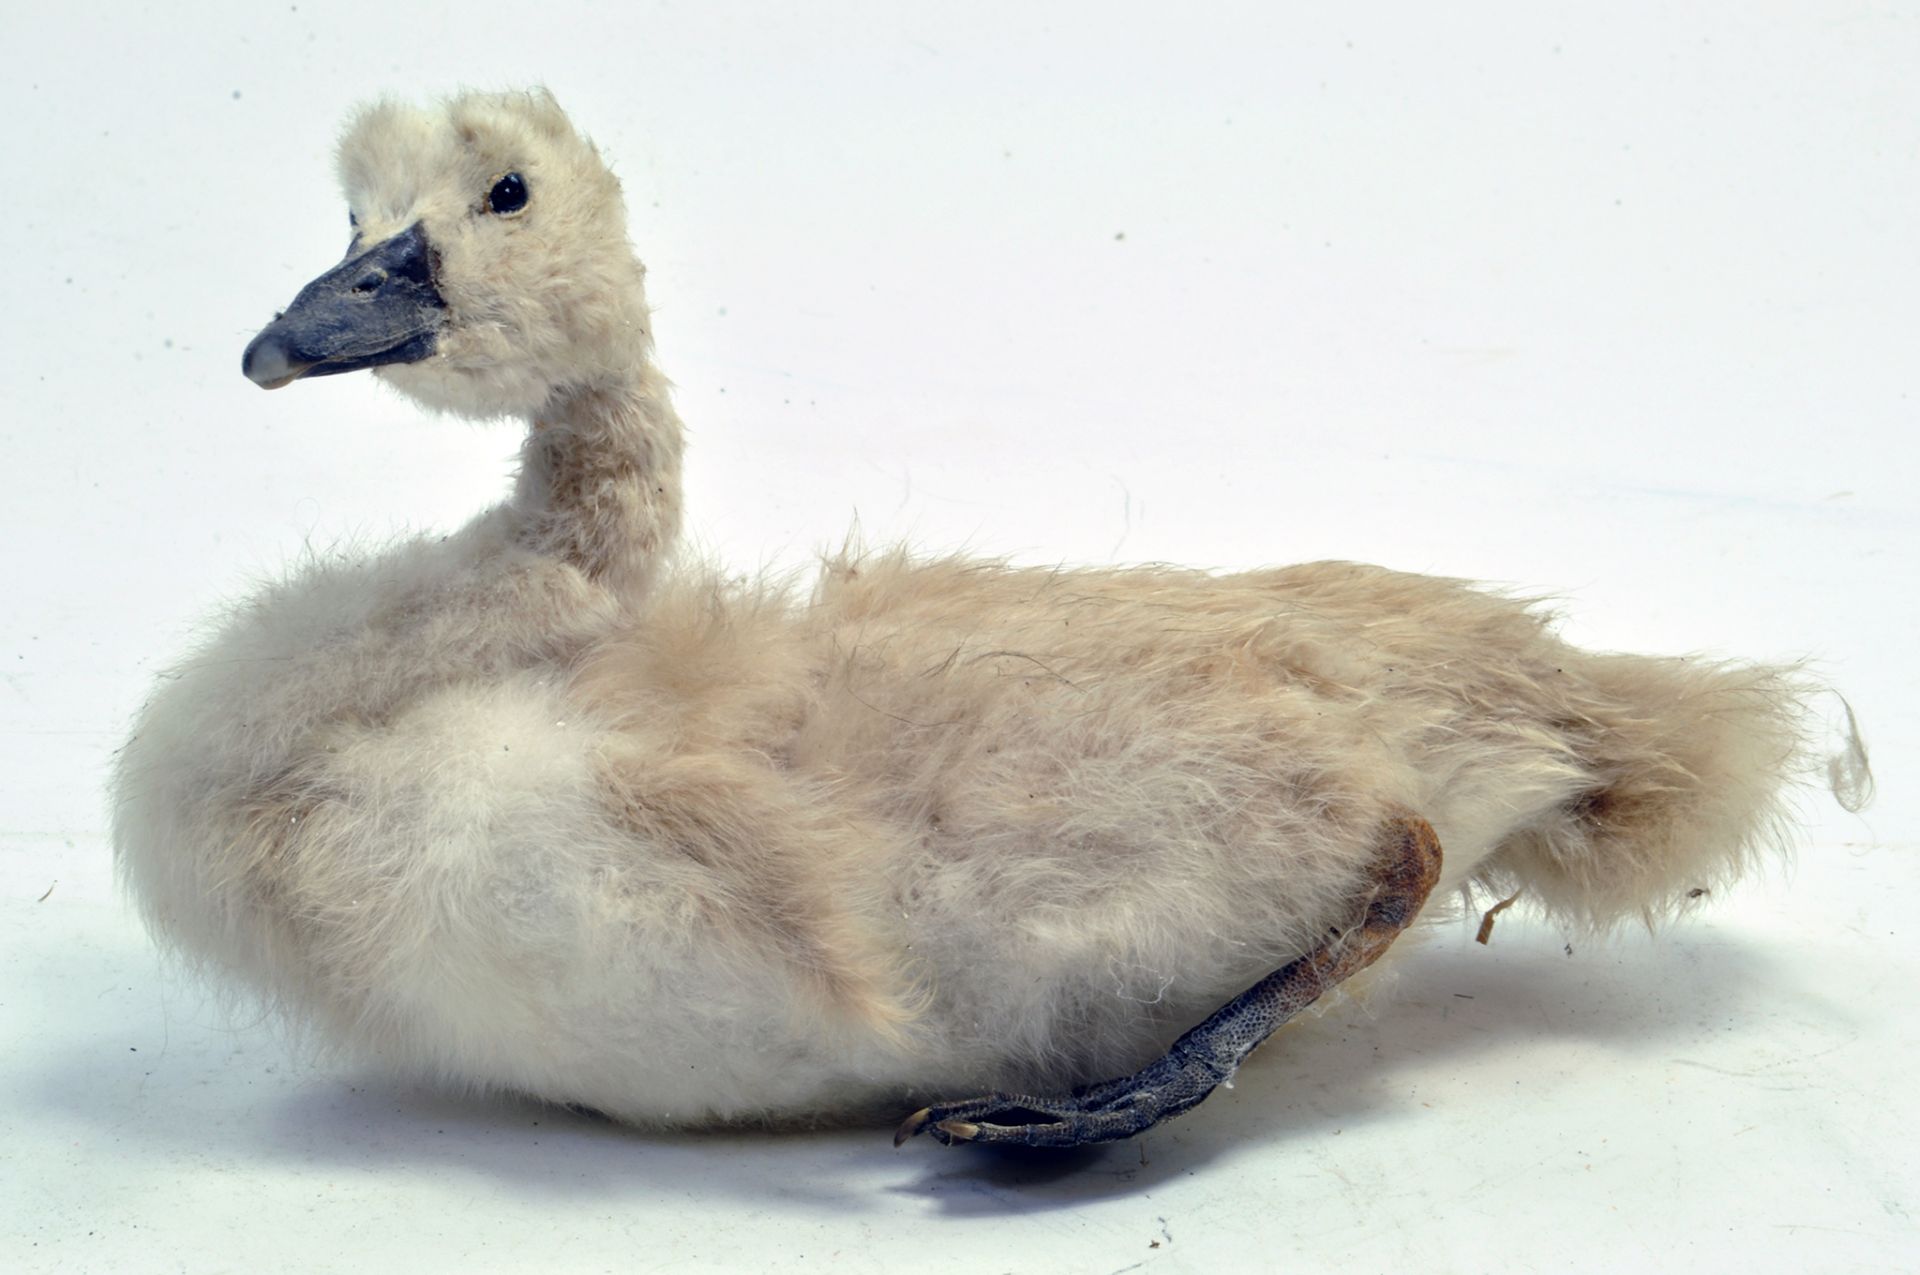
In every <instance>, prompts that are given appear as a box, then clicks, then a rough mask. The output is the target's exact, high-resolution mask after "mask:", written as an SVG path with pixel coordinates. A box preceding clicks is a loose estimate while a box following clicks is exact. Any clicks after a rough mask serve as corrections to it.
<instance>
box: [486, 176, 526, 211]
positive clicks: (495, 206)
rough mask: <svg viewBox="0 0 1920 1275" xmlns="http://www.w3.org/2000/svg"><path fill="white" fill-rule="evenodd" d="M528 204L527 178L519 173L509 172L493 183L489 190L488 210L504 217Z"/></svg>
mask: <svg viewBox="0 0 1920 1275" xmlns="http://www.w3.org/2000/svg"><path fill="white" fill-rule="evenodd" d="M526 206H527V179H526V178H524V177H522V176H521V175H520V174H519V173H508V174H507V175H506V176H505V177H502V178H501V179H500V180H499V181H497V182H495V183H494V184H493V189H492V190H490V191H488V192H487V211H488V212H490V213H498V214H499V215H500V216H502V217H504V216H507V215H509V214H511V213H517V212H519V211H520V210H521V209H522V208H525V207H526Z"/></svg>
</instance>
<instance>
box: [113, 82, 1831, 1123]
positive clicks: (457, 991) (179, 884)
mask: <svg viewBox="0 0 1920 1275" xmlns="http://www.w3.org/2000/svg"><path fill="white" fill-rule="evenodd" d="M342 172H343V175H344V177H345V181H346V185H347V188H348V195H349V200H350V202H351V204H352V205H353V208H354V212H355V217H356V224H357V228H358V231H359V233H358V236H357V237H356V240H355V247H354V249H353V250H351V251H350V252H349V255H348V259H347V260H346V261H345V262H343V263H342V265H341V266H340V267H337V268H336V270H335V271H333V272H330V274H329V275H328V276H323V278H322V279H321V280H317V281H316V283H315V284H314V285H312V286H311V287H310V289H309V290H308V292H303V293H302V296H301V298H300V299H299V300H297V301H296V304H295V306H294V307H293V308H292V309H290V310H289V311H288V313H287V315H286V316H284V317H283V318H282V319H279V320H276V323H275V325H273V326H270V327H269V328H268V329H267V330H266V331H264V332H263V333H262V334H261V337H260V338H257V339H256V342H255V344H254V346H252V347H250V349H249V353H248V372H249V374H250V375H253V376H254V377H255V379H256V380H259V381H261V382H262V383H263V384H270V385H271V384H279V383H284V381H285V380H290V379H294V378H296V377H298V376H300V375H302V374H306V375H314V374H323V373H326V372H331V371H345V370H350V369H351V368H352V367H363V366H370V367H374V368H376V369H377V374H379V375H381V376H383V377H384V378H386V379H388V380H390V381H391V382H392V383H393V384H394V385H396V386H397V387H398V388H401V389H402V390H403V391H406V392H408V393H410V394H412V395H414V396H415V397H417V398H420V399H421V400H422V401H424V402H427V403H429V404H430V405H433V406H438V407H446V408H452V409H454V410H460V411H466V412H469V413H473V414H479V415H497V414H519V415H523V416H524V417H525V418H526V420H527V421H528V434H527V441H526V445H525V450H524V453H523V464H522V469H521V474H520V478H519V481H518V485H517V487H516V489H515V491H514V493H513V494H512V496H511V498H510V499H508V500H507V501H506V502H504V503H503V504H501V505H499V506H498V507H496V508H493V509H491V510H488V511H486V512H484V513H482V514H481V515H479V516H478V517H477V518H476V519H475V520H474V521H473V522H471V523H470V524H469V525H467V526H466V527H465V528H463V529H461V530H460V531H458V532H456V533H454V534H452V535H449V536H446V537H444V538H435V537H426V538H419V539H414V540H409V541H405V542H402V543H400V544H397V545H394V546H390V547H388V548H387V549H385V550H383V551H381V552H379V553H375V554H371V555H367V556H360V557H355V556H349V555H341V556H337V557H326V558H321V559H317V560H315V561H313V562H310V563H309V564H308V565H306V566H305V567H304V568H303V569H301V570H299V571H298V572H296V573H294V574H293V575H292V576H290V577H289V578H288V579H286V580H285V581H283V582H281V583H279V584H276V585H274V586H272V587H270V588H268V589H267V590H265V591H264V592H263V593H261V594H260V595H259V596H257V597H256V598H254V599H252V600H251V601H249V602H247V603H245V604H243V605H242V606H240V607H239V608H237V609H236V610H235V611H233V612H232V613H231V614H230V615H229V616H228V617H227V619H226V620H225V622H224V624H223V625H222V626H221V628H220V629H219V631H218V632H217V633H216V634H215V635H214V636H212V637H211V638H210V639H209V640H208V641H207V642H206V644H205V645H204V646H203V647H202V648H201V649H200V650H199V651H198V652H196V653H195V654H194V655H192V656H191V657H190V658H188V659H187V660H186V661H184V662H183V663H182V664H181V665H180V666H179V667H178V668H177V669H176V670H175V671H174V672H173V673H171V674H170V675H169V676H168V677H167V678H166V679H165V680H163V683H162V685H161V687H160V689H159V690H158V692H157V693H156V694H155V696H154V698H153V699H152V701H151V702H150V703H149V704H148V706H147V707H146V709H145V710H144V711H143V713H142V715H141V717H140V720H139V723H138V725H137V728H136V731H135V734H134V737H133V739H132V740H131V741H130V743H129V744H128V746H127V748H126V749H125V750H123V752H122V754H121V757H120V761H119V769H118V773H117V775H116V780H115V840H116V847H117V853H118V857H119V863H120V867H121V870H122V873H123V875H124V878H125V879H126V881H127V883H128V884H129V886H130V888H131V889H132V892H133V893H134V895H135V897H136V898H137V899H138V900H139V902H140V904H141V906H142V908H143V909H144V911H145V913H146V916H147V917H148V919H149V921H150V923H151V924H152V926H153V928H154V930H155V931H156V933H157V934H158V935H160V936H161V938H162V939H163V940H164V941H166V942H167V943H168V944H169V945H170V946H171V947H173V948H174V949H175V950H177V951H179V952H181V953H182V954H184V955H186V956H187V957H189V958H191V959H193V960H195V961H198V962H200V963H202V964H204V965H206V966H208V967H210V968H212V969H215V970H217V971H219V972H221V973H222V974H223V975H225V976H227V977H228V978H231V979H234V980H237V982H238V983H239V984H240V985H243V986H245V987H248V988H250V989H251V990H252V991H253V992H255V993H257V994H259V995H261V996H263V997H265V998H266V999H268V1000H269V1001H270V1002H272V1003H274V1004H276V1005H278V1006H280V1007H282V1008H284V1009H285V1010H286V1011H287V1012H288V1014H289V1016H290V1017H291V1018H293V1019H294V1020H295V1021H300V1022H308V1023H312V1024H315V1025H317V1027H318V1028H319V1029H320V1031H321V1033H322V1035H323V1036H324V1037H325V1038H327V1039H329V1040H332V1041H335V1042H338V1043H341V1044H344V1045H347V1046H349V1047H352V1048H356V1049H360V1050H363V1051H365V1052H367V1053H369V1054H371V1055H374V1056H377V1057H379V1058H381V1059H383V1060H385V1061H386V1062H388V1063H389V1064H392V1065H395V1066H398V1067H400V1068H403V1069H407V1070H411V1071H415V1072H420V1073H425V1074H429V1075H432V1076H436V1077H439V1078H442V1079H445V1080H448V1081H451V1082H453V1083H456V1084H463V1085H472V1086H478V1087H487V1088H499V1089H505V1090H513V1091H518V1092H524V1093H529V1094H534V1095H538V1096H541V1097H545V1098H548V1099H552V1100H556V1101H565V1102H573V1103H580V1104H584V1105H587V1106H591V1107H595V1108H598V1109H600V1110H603V1111H605V1112H607V1113H608V1114H610V1115H613V1116H616V1117H618V1118H621V1119H624V1120H629V1121H633V1122H636V1123H643V1124H701V1123H711V1122H715V1121H730V1120H742V1119H780V1120H793V1119H812V1118H823V1117H831V1116H843V1115H848V1114H851V1113H856V1112H861V1113H864V1112H872V1111H877V1110H881V1109H886V1108H889V1107H897V1106H898V1105H899V1104H900V1103H901V1102H902V1101H903V1100H904V1099H906V1098H908V1097H910V1096H914V1095H920V1096H923V1097H924V1096H928V1095H937V1094H938V1093H940V1092H942V1091H947V1090H963V1091H964V1090H976V1089H1023V1090H1045V1089H1059V1088H1063V1087H1066V1086H1070V1085H1075V1084H1081V1083H1084V1082H1087V1081H1090V1080H1095V1079H1098V1078H1100V1077H1103V1076H1107V1075H1111V1074H1114V1073H1116V1072H1119V1071H1125V1070H1128V1069H1131V1068H1134V1067H1138V1066H1140V1065H1141V1064H1142V1063H1143V1062H1145V1061H1146V1060H1148V1059H1150V1058H1152V1057H1153V1056H1155V1055H1156V1054H1158V1053H1159V1052H1160V1051H1161V1050H1163V1049H1165V1048H1166V1047H1167V1045H1168V1042H1169V1041H1171V1040H1172V1039H1173V1038H1174V1037H1175V1036H1177V1035H1178V1034H1179V1033H1180V1032H1181V1031H1182V1030H1183V1029H1185V1028H1187V1027H1189V1026H1191V1025H1192V1024H1193V1023H1194V1022H1195V1021H1196V1020H1198V1019H1200V1018H1202V1017H1203V1016H1205V1015H1206V1013H1207V1012H1208V1011H1209V1010H1211V1009H1213V1008H1214V1007H1215V1006H1218V1005H1220V1004H1221V1003H1222V1002H1223V1001H1224V1000H1226V999H1227V998H1228V997H1230V996H1232V995H1233V994H1234V993H1236V992H1238V991H1240V990H1241V989H1242V988H1245V987H1247V986H1248V985H1249V984H1251V983H1253V982H1255V980H1257V979H1259V978H1260V977H1261V976H1262V975H1264V974H1266V973H1267V972H1268V971H1271V970H1273V969H1275V968H1276V967H1277V966H1280V965H1283V964H1285V963H1286V962H1288V961H1289V960H1293V959H1295V958H1298V957H1300V956H1301V955H1302V954H1303V953H1308V952H1310V951H1313V950H1314V949H1315V947H1316V945H1317V944H1322V943H1323V942H1324V941H1325V936H1326V935H1327V934H1328V933H1329V932H1330V931H1338V930H1339V929H1340V928H1341V927H1342V926H1343V925H1344V924H1345V922H1346V918H1348V917H1349V916H1350V915H1351V913H1352V911H1353V909H1354V907H1355V901H1356V900H1364V899H1365V898H1367V897H1368V892H1369V889H1370V882H1371V881H1372V880H1373V873H1374V870H1375V857H1376V853H1377V849H1378V846H1379V844H1380V829H1381V827H1382V826H1383V825H1384V824H1386V823H1388V822H1390V821H1392V820H1393V819H1394V818H1396V817H1397V816H1398V815H1400V814H1403V813H1405V812H1412V813H1413V814H1415V815H1417V816H1419V817H1420V818H1421V819H1423V820H1424V821H1425V822H1426V823H1427V824H1430V825H1431V828H1432V830H1433V833H1434V834H1435V835H1436V836H1437V838H1438V842H1439V844H1440V845H1443V846H1444V847H1445V868H1444V875H1443V876H1442V877H1441V881H1440V886H1441V888H1443V889H1447V888H1453V887H1460V886H1466V885H1468V884H1476V885H1480V886H1485V887H1488V888H1492V889H1496V890H1499V891H1501V892H1503V893H1504V892H1509V891H1514V890H1518V891H1521V892H1523V893H1524V894H1525V895H1527V896H1528V897H1529V898H1531V899H1532V900H1534V901H1536V902H1538V903H1539V904H1541V905H1542V906H1544V907H1546V908H1548V909H1550V910H1553V911H1555V912H1556V913H1558V914H1560V915H1562V916H1564V917H1566V918H1568V919H1569V920H1571V921H1573V922H1576V923H1580V924H1589V925H1593V926H1597V927H1604V926H1607V925H1609V924H1611V923H1612V922H1614V921H1615V920H1617V919H1620V918H1623V917H1637V916H1646V917H1653V916H1657V915H1661V914H1664V913H1665V912H1667V911H1669V910H1670V909H1671V908H1673V907H1674V906H1676V905H1677V904H1678V903H1679V902H1680V901H1681V900H1683V899H1684V897H1685V896H1686V895H1687V894H1688V892H1689V891H1690V890H1694V889H1697V888H1700V887H1706V886H1712V885H1715V884H1717V883H1719V882H1721V881H1723V880H1726V879H1728V878H1730V877H1731V876H1732V875H1734V874H1735V873H1737V871H1738V870H1739V869H1740V868H1741V867H1742V866H1744V865H1745V864H1746V863H1747V862H1748V861H1749V859H1750V858H1751V856H1753V855H1754V854H1755V853H1756V852H1757V851H1758V849H1759V848H1760V847H1762V846H1764V845H1765V844H1767V843H1768V841H1769V838H1770V837H1771V836H1772V834H1773V833H1774V831H1775V828H1776V825H1777V824H1778V821H1779V819H1780V817H1781V806H1780V800H1781V792H1782V789H1783V785H1785V784H1786V783H1787V782H1788V781H1789V780H1790V779H1791V778H1792V777H1794V776H1795V775H1796V774H1797V773H1798V771H1799V770H1800V768H1801V767H1802V766H1803V764H1804V763H1803V749H1802V741H1801V738H1800V720H1801V713H1802V700H1803V697H1804V694H1805V691H1806V688H1805V686H1804V684H1803V683H1802V682H1800V681H1799V680H1798V679H1797V677H1796V675H1795V674H1794V673H1793V672H1791V671H1790V670H1781V669H1773V668H1767V667H1760V666H1747V665H1734V664H1718V663H1714V662H1710V661H1700V660H1685V659H1664V658H1646V657H1637V656H1625V655H1603V654H1593V653H1589V652H1584V651H1580V650H1577V649H1575V648H1573V647H1571V646H1569V645H1567V644H1566V643H1564V642H1562V641H1561V640H1560V639H1559V638H1558V637H1556V636H1555V635H1554V634H1553V633H1552V631H1551V627H1550V623H1549V618H1548V617H1546V616H1545V615H1543V613H1542V612H1541V611H1540V610H1539V609H1538V608H1537V607H1535V606H1532V605H1530V604H1528V603H1526V602H1524V601H1521V600H1516V599H1513V598H1510V597H1507V596H1504V595H1500V594H1496V593H1490V592H1486V591H1482V590H1478V589H1475V588H1472V587H1470V586H1468V585H1466V584H1463V583H1461V582H1458V581H1452V580H1444V579H1436V578H1432V577H1424V576H1415V575H1407V574H1402V573H1397V572H1392V571H1387V570H1384V569H1380V568H1374V567H1365V566H1358V565H1354V564H1348V563H1314V564H1307V565H1302V566H1294V567H1285V568H1278V569H1273V570H1267V571H1257V572H1247V573H1241V574H1234V575H1217V574H1209V573H1205V572H1198V571H1186V570H1177V569H1172V568H1162V567H1153V568H1130V569H1075V570H1064V569H1060V570H1048V569H1036V568H1017V567H1013V566H1009V565H1007V564H1004V563H999V562H990V561H973V560H964V559H947V558H917V557H915V556H913V555H911V554H908V553H905V552H900V551H890V552H867V551H862V550H858V549H849V550H848V551H846V552H844V553H842V554H840V555H838V556H836V557H833V558H831V559H830V560H828V561H827V562H826V563H825V564H824V566H823V569H822V571H821V573H820V575H819V578H818V580H817V582H813V583H812V584H810V585H807V584H800V583H795V582H791V581H780V580H757V581H756V580H740V579H736V578H731V577H728V576H726V575H724V574H722V573H721V572H719V571H718V570H716V569H714V568H711V567H708V566H706V565H704V564H701V563H698V562H695V561H691V560H688V559H686V558H683V557H678V556H676V555H675V554H674V552H673V550H672V546H673V543H674V537H675V532H676V530H677V526H678V521H679V459H680V428H679V422H678V420H677V419H676V418H675V417H674V414H673V411H672V408H671V406H670V403H669V401H668V397H667V392H666V385H665V382H664V381H663V380H662V379H661V377H660V374H659V373H658V372H657V371H656V370H655V369H654V367H653V365H652V363H651V359H650V344H649V340H648V318H647V312H646V309H645V302H644V296H643V293H642V289H641V271H640V268H639V266H638V263H637V262H636V261H635V260H634V259H633V256H632V252H631V249H630V248H629V247H628V246H627V243H626V239H625V220H624V212H623V211H622V209H621V205H620V201H619V196H618V190H617V186H616V185H615V184H614V183H613V180H612V178H611V176H610V175H609V174H608V173H607V171H606V169H605V167H604V165H602V164H601V163H600V161H599V159H598V157H597V155H596V154H595V153H594V152H593V150H592V148H591V147H590V146H589V145H588V144H587V143H585V142H584V141H583V140H581V139H580V138H579V137H578V136H577V135H576V134H575V133H574V132H573V131H572V129H571V126H570V125H569V124H568V123H567V121H566V119H565V117H564V116H563V115H561V113H560V112H559V109H558V107H557V106H555V105H554V104H553V102H552V99H551V98H550V97H547V96H545V95H544V94H537V93H536V94H508V95H479V94H469V95H464V96H462V97H460V98H457V99H455V100H454V101H452V102H451V103H449V104H448V105H447V106H446V107H445V108H444V109H440V110H435V111H411V110H407V109H405V108H401V107H396V106H390V105H381V106H377V107H374V108H372V109H370V110H369V111H367V112H365V113H363V114H362V115H361V117H360V118H359V120H358V121H357V123H356V124H355V126H354V128H353V129H352V130H351V131H350V132H349V134H348V137H347V139H346V141H345V142H344V144H343V148H342ZM509 177H511V178H513V179H514V180H513V181H511V182H510V181H508V178H509ZM503 192H504V193H503ZM409 237H411V238H409ZM336 276H337V278H336ZM329 280H333V282H331V283H329V282H328V281H329ZM423 280H424V281H425V282H422V281H423ZM323 284H324V285H326V286H324V287H323V286H322V285H323ZM403 284H404V288H403V287H402V285H403ZM354 307H359V308H357V309H356V308H354ZM343 315H344V316H347V317H346V318H344V319H343V318H342V317H341V316H343ZM316 316H317V317H316ZM368 316H371V317H368ZM345 328H351V329H352V331H353V332H354V333H358V334H364V333H365V332H368V331H372V332H374V333H375V334H376V335H375V336H374V337H366V336H364V335H355V336H352V337H351V339H349V338H348V337H342V336H340V335H339V333H340V332H341V331H342V330H344V329H345ZM356 342H357V344H356ZM1416 906H1417V902H1416ZM1369 959H1370V958H1369Z"/></svg>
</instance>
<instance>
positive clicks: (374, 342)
mask: <svg viewBox="0 0 1920 1275" xmlns="http://www.w3.org/2000/svg"><path fill="white" fill-rule="evenodd" d="M433 264H434V263H433V245H432V244H430V243H428V242H427V233H426V231H425V230H424V229H422V227H421V226H420V223H418V222H415V223H414V224H413V225H412V226H411V227H409V228H408V229H406V230H404V231H402V232H401V233H399V234H397V235H395V236H393V237H392V238H391V239H385V240H382V241H381V242H379V243H377V244H375V245H373V246H372V247H371V248H368V249H367V250H366V251H365V252H362V253H360V254H359V255H358V256H354V255H349V256H348V257H347V259H346V260H345V261H343V262H341V263H340V264H339V265H337V266H335V267H334V268H333V269H331V270H329V271H327V272H326V273H325V274H323V275H321V276H320V277H319V278H318V279H315V280H314V281H313V282H312V283H310V284H308V285H307V286H306V287H304V288H302V289H300V295H299V296H297V297H295V298H294V299H293V304H292V305H290V306H288V307H287V309H286V312H285V313H283V314H281V315H279V316H278V317H276V318H275V319H274V321H273V322H272V323H269V324H268V325H267V326H266V327H265V328H263V329H261V331H260V335H259V336H256V337H254V338H253V340H252V341H250V342H248V343H247V352H246V353H245V354H244V355H242V356H241V358H240V370H241V371H243V372H245V373H246V374H247V379H248V380H250V381H252V382H253V383H254V384H256V385H258V386H260V387H262V388H263V389H269V390H277V389H279V388H280V387H281V386H282V385H285V384H287V383H288V382H289V381H296V380H299V379H300V378H301V377H303V376H332V375H333V374H334V373H335V372H352V371H355V370H357V369H359V368H363V367H378V366H380V365H381V364H383V363H417V362H419V361H420V360H421V359H424V358H426V357H427V356H428V355H430V354H432V353H433V347H434V339H435V334H436V333H437V332H438V331H439V329H440V323H441V321H442V320H443V319H444V318H445V317H446V312H447V303H446V302H445V301H444V300H443V299H442V298H441V296H440V291H439V289H437V288H435V287H434V286H433Z"/></svg>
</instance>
